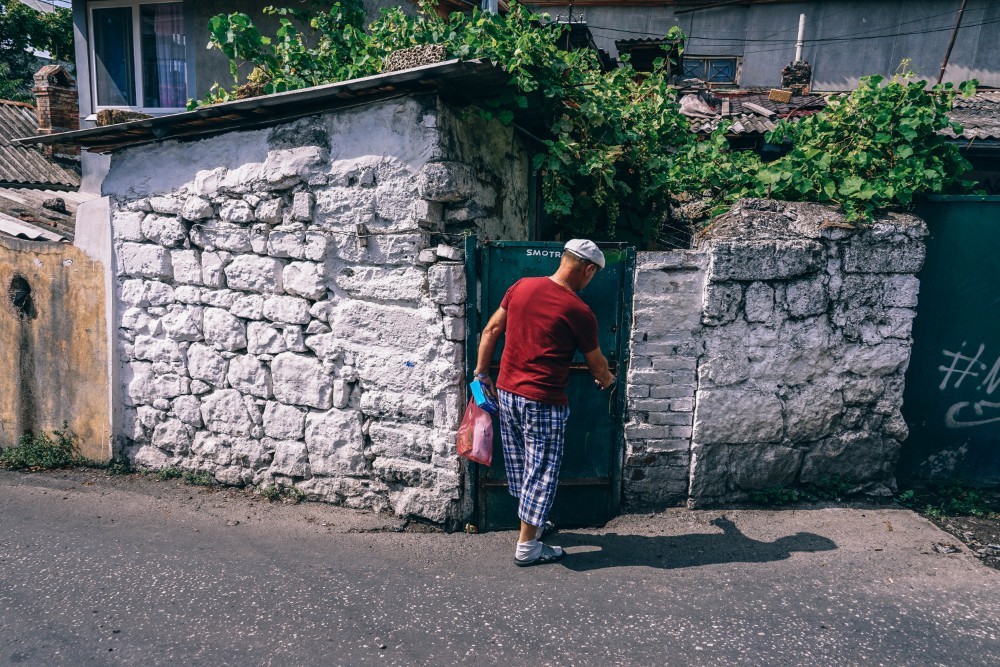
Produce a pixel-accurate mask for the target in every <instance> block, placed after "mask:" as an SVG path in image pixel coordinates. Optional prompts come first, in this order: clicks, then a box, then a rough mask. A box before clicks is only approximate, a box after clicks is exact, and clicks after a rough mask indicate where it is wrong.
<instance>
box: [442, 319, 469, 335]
mask: <svg viewBox="0 0 1000 667" xmlns="http://www.w3.org/2000/svg"><path fill="white" fill-rule="evenodd" d="M444 337H445V338H447V339H448V340H465V318H464V317H445V318H444Z"/></svg>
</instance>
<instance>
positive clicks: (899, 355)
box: [845, 341, 910, 377]
mask: <svg viewBox="0 0 1000 667" xmlns="http://www.w3.org/2000/svg"><path fill="white" fill-rule="evenodd" d="M909 360H910V346H909V345H908V344H906V343H903V342H899V341H889V342H885V343H882V344H880V345H874V346H860V347H851V348H848V350H847V351H846V352H845V361H846V363H847V369H848V370H849V371H851V372H852V373H855V374H857V375H867V376H874V377H882V376H885V375H889V374H891V373H895V372H896V371H899V370H903V369H905V368H906V365H907V364H908V363H909Z"/></svg>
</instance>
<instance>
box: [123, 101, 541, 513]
mask: <svg viewBox="0 0 1000 667" xmlns="http://www.w3.org/2000/svg"><path fill="white" fill-rule="evenodd" d="M461 117H462V116H461V112H456V111H453V110H452V109H450V108H449V107H446V106H443V105H439V104H438V103H437V101H436V98H435V97H433V96H423V97H420V98H417V99H414V98H407V99H403V100H393V101H389V102H382V103H376V104H371V105H367V106H364V107H358V108H353V109H351V110H348V111H343V112H330V113H327V114H323V115H320V116H315V117H310V118H305V119H301V120H298V121H294V122H289V123H285V124H282V125H278V126H276V127H274V128H272V129H270V130H259V131H253V132H234V133H230V134H224V135H220V136H214V137H211V138H207V139H202V140H200V141H193V142H187V143H179V142H161V143H158V144H155V145H152V146H141V147H136V148H132V149H126V150H123V151H121V152H119V153H116V154H115V155H114V156H113V158H112V162H111V170H110V172H109V175H108V177H107V179H105V182H104V193H105V194H106V195H108V196H109V197H110V198H111V202H112V203H111V214H110V215H111V221H112V225H111V226H112V231H113V235H114V246H115V255H116V259H115V272H116V276H117V278H116V289H117V301H118V307H119V309H120V311H121V314H120V316H119V317H118V318H117V327H118V344H117V354H118V355H119V358H120V359H121V361H122V364H123V368H122V378H123V379H122V392H123V394H124V399H123V400H124V402H125V403H126V406H127V408H126V415H125V420H124V424H123V430H122V433H121V434H120V435H122V436H123V438H124V440H125V442H126V453H127V455H128V456H130V457H131V458H132V460H133V461H134V462H135V464H136V465H138V466H140V467H146V468H163V467H166V466H179V467H181V468H184V469H188V470H197V471H204V472H209V473H211V474H213V475H214V476H215V477H216V479H218V480H219V481H221V482H224V483H229V484H257V485H266V484H278V485H281V486H295V487H296V488H298V489H299V490H301V491H302V492H303V493H305V494H307V495H308V496H309V497H310V498H313V499H317V500H324V501H329V502H337V503H343V504H345V505H348V506H351V507H364V508H372V509H378V510H391V511H394V512H396V513H397V514H399V515H416V516H420V517H423V518H425V519H429V520H432V521H438V522H448V521H453V520H455V519H458V518H459V515H460V513H461V511H462V510H461V506H460V502H461V500H462V493H461V488H462V484H463V478H462V475H463V468H462V466H461V464H460V462H459V460H458V458H457V456H456V455H455V450H454V442H455V433H456V429H457V426H458V423H459V421H460V419H461V416H462V410H463V408H464V403H463V400H464V347H463V340H464V338H465V322H464V312H465V300H466V286H465V273H464V272H465V267H464V263H463V261H462V259H463V256H462V255H463V253H462V250H461V247H462V245H463V243H464V240H463V239H464V236H463V234H462V233H456V232H454V231H452V230H453V229H454V228H455V226H456V225H457V226H458V227H459V228H460V229H461V230H465V229H466V228H471V229H473V230H475V231H477V232H479V233H481V234H483V236H485V237H490V236H491V234H493V233H496V232H498V231H499V230H504V231H507V232H511V233H516V232H517V231H518V230H522V233H523V230H526V228H527V223H526V221H520V222H519V223H518V222H517V221H516V220H515V219H514V218H515V217H516V216H517V215H520V213H518V210H519V209H516V208H510V209H508V208H506V207H505V204H504V202H507V201H508V200H509V199H511V198H514V199H516V198H517V195H516V193H518V192H525V191H526V187H527V171H526V164H527V160H526V157H525V156H524V150H523V148H522V147H520V146H519V144H518V143H517V141H516V140H515V139H513V135H512V134H511V130H510V129H509V128H504V127H502V126H500V125H499V124H495V123H494V124H489V125H475V127H476V131H477V132H479V133H480V135H479V139H480V141H479V143H478V144H477V146H478V149H477V148H476V147H475V146H473V147H468V148H465V149H463V150H462V152H461V155H460V156H459V155H458V154H456V152H455V150H454V149H453V144H452V142H451V140H450V139H448V138H446V137H445V136H444V133H443V131H442V129H441V128H450V129H449V131H450V132H456V133H461V131H460V130H459V129H458V128H457V125H458V124H459V123H460V122H461V120H460V119H461ZM470 122H474V123H478V121H470ZM498 145H504V146H506V147H507V150H508V151H509V152H511V155H512V158H513V160H512V161H513V164H514V165H525V169H524V171H519V170H518V169H513V171H512V170H511V168H510V167H509V165H507V167H506V169H505V171H504V172H502V173H498V172H495V171H492V169H493V168H494V167H495V166H496V165H498V164H499V162H498V161H497V160H496V158H495V157H494V156H493V155H491V154H490V153H491V151H492V150H493V148H494V147H495V146H498ZM457 157H461V158H462V161H458V160H457V159H456V158H457ZM508 190H510V192H508ZM456 211H465V213H463V214H462V215H461V216H460V218H461V219H456V218H455V216H454V215H453V213H454V212H456Z"/></svg>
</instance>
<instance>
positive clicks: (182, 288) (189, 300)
mask: <svg viewBox="0 0 1000 667" xmlns="http://www.w3.org/2000/svg"><path fill="white" fill-rule="evenodd" d="M203 292H204V290H202V288H201V287H196V286H194V285H178V286H177V289H175V290H174V299H175V300H176V301H177V303H183V304H187V305H191V306H193V305H197V304H200V303H201V297H202V293H203Z"/></svg>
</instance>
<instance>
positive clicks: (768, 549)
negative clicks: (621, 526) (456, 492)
mask: <svg viewBox="0 0 1000 667" xmlns="http://www.w3.org/2000/svg"><path fill="white" fill-rule="evenodd" d="M712 525H714V526H717V527H718V528H721V529H722V532H721V533H710V534H705V533H701V534H694V535H664V536H659V537H645V536H642V535H616V534H615V533H609V534H606V535H582V534H577V533H563V534H560V535H559V540H558V542H559V544H560V545H561V546H563V547H568V548H572V547H592V546H596V547H599V548H600V550H599V551H586V552H582V553H573V554H571V556H572V557H571V558H567V559H566V560H565V561H563V564H564V565H565V567H566V568H567V569H570V570H573V571H575V572H588V571H590V570H600V569H603V568H606V567H628V566H635V565H644V566H646V567H658V568H662V569H664V570H673V569H677V568H682V567H698V566H701V565H715V564H718V563H769V562H772V561H778V560H785V559H787V558H790V557H791V555H792V553H794V552H796V551H803V552H809V553H813V552H816V551H832V550H834V549H836V548H837V544H836V543H835V542H834V541H833V540H831V539H829V538H826V537H823V536H822V535H816V534H814V533H795V534H794V535H787V536H785V537H781V538H778V539H777V540H775V541H774V542H760V541H758V540H754V539H751V538H749V537H747V536H746V535H744V534H743V533H741V532H740V529H739V528H737V527H736V524H734V523H733V522H732V521H730V520H729V519H727V518H726V517H720V518H718V519H715V520H714V521H712Z"/></svg>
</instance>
